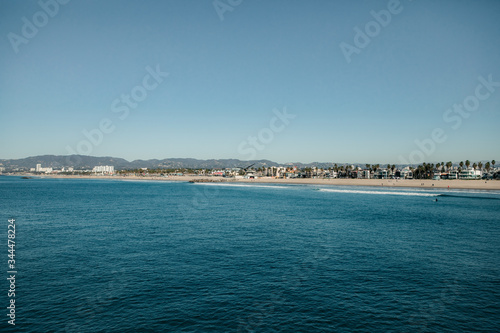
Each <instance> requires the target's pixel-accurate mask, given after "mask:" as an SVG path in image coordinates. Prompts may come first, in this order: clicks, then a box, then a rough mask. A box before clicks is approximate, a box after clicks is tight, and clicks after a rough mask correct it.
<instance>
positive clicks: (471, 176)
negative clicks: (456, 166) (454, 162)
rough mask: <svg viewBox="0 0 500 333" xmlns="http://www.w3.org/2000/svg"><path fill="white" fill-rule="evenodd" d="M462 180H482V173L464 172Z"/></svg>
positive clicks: (475, 171) (476, 171)
mask: <svg viewBox="0 0 500 333" xmlns="http://www.w3.org/2000/svg"><path fill="white" fill-rule="evenodd" d="M460 179H481V171H480V170H474V169H467V170H462V172H460Z"/></svg>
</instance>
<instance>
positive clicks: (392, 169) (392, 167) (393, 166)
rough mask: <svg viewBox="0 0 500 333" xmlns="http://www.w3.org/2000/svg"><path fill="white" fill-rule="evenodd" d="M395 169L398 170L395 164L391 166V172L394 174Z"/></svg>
mask: <svg viewBox="0 0 500 333" xmlns="http://www.w3.org/2000/svg"><path fill="white" fill-rule="evenodd" d="M394 169H396V166H395V165H394V164H393V165H392V166H391V171H392V173H394Z"/></svg>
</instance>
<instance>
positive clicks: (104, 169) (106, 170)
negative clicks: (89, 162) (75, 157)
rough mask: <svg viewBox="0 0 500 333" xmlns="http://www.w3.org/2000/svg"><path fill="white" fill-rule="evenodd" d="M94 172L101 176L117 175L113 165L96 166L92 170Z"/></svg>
mask: <svg viewBox="0 0 500 333" xmlns="http://www.w3.org/2000/svg"><path fill="white" fill-rule="evenodd" d="M92 172H93V173H100V174H113V173H115V167H114V166H112V165H96V166H95V167H94V169H92Z"/></svg>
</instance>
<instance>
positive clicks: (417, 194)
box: [320, 188, 440, 197]
mask: <svg viewBox="0 0 500 333" xmlns="http://www.w3.org/2000/svg"><path fill="white" fill-rule="evenodd" d="M320 191H321V192H334V193H356V194H379V195H410V196H417V197H437V196H438V195H439V194H440V193H422V192H396V191H394V192H393V191H363V190H335V189H326V188H323V189H320Z"/></svg>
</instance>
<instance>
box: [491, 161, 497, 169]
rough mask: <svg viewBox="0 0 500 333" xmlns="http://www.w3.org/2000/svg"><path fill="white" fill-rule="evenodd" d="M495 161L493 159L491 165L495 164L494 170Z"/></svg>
mask: <svg viewBox="0 0 500 333" xmlns="http://www.w3.org/2000/svg"><path fill="white" fill-rule="evenodd" d="M495 163H496V162H495V160H492V161H491V165H493V170H495Z"/></svg>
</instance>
